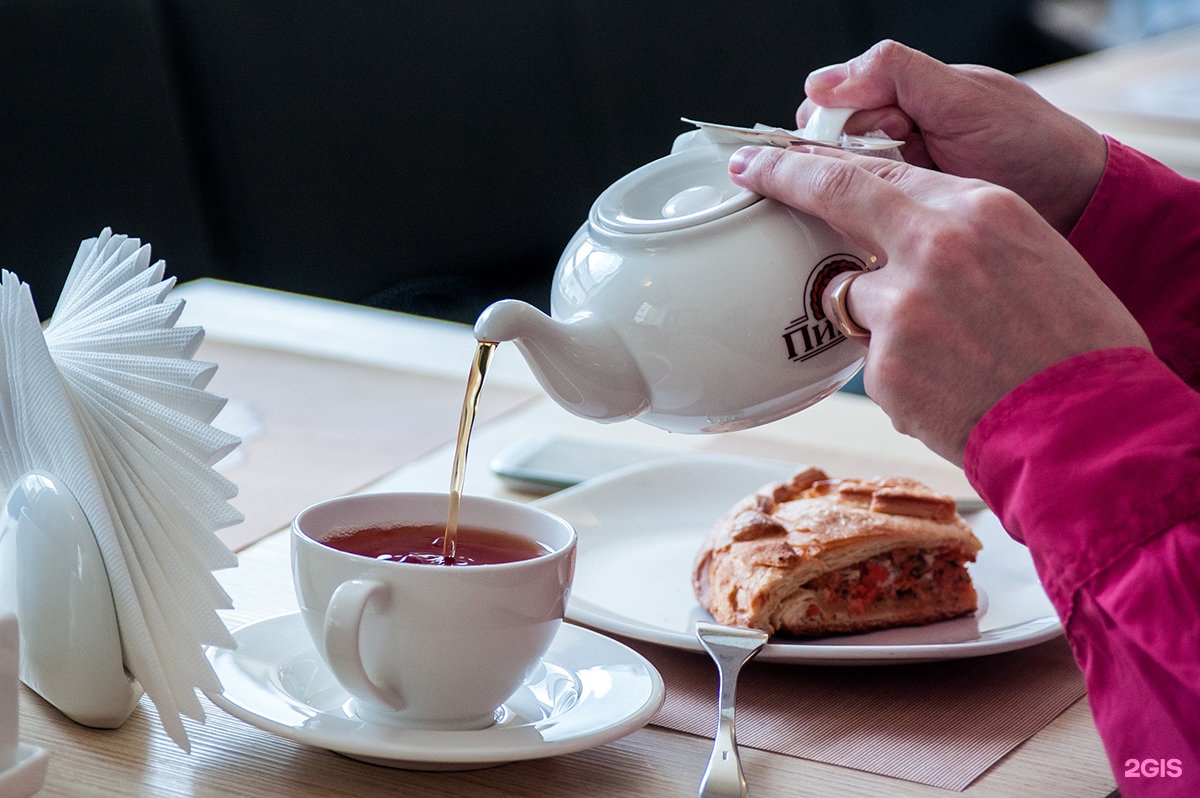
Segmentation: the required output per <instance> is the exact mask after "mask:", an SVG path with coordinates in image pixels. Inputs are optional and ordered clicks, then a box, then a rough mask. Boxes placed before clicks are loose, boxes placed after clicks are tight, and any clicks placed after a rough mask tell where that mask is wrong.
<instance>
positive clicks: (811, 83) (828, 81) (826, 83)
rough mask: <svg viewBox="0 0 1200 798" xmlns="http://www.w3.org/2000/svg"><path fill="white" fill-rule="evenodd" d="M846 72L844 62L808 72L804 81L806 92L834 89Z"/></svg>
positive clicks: (845, 75)
mask: <svg viewBox="0 0 1200 798" xmlns="http://www.w3.org/2000/svg"><path fill="white" fill-rule="evenodd" d="M847 75H848V73H847V70H846V65H845V64H831V65H830V66H827V67H821V68H820V69H818V70H816V71H814V72H810V73H809V75H808V79H807V80H806V81H805V82H804V88H805V93H806V94H811V93H812V92H813V91H814V90H815V91H830V90H831V89H836V88H837V87H838V86H840V85H841V84H842V82H843V81H845V80H846V77H847Z"/></svg>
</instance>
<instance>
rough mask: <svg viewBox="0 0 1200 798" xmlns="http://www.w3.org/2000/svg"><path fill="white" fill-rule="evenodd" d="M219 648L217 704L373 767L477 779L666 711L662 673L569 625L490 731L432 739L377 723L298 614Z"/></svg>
mask: <svg viewBox="0 0 1200 798" xmlns="http://www.w3.org/2000/svg"><path fill="white" fill-rule="evenodd" d="M233 637H234V639H235V640H236V641H237V646H238V647H237V648H236V649H233V650H228V649H218V648H211V649H209V651H208V658H209V661H211V662H212V665H213V669H214V670H215V671H216V674H217V677H218V678H219V679H220V680H221V684H222V686H223V688H224V692H223V693H222V694H221V695H210V696H209V698H210V699H212V701H213V703H215V704H216V705H217V706H219V707H221V708H222V709H224V710H225V711H226V712H228V713H229V714H231V715H233V716H234V717H236V718H239V719H241V720H244V721H246V722H247V723H249V724H251V725H252V726H257V727H258V728H260V729H265V730H266V731H269V732H272V733H274V734H278V735H279V736H281V737H286V738H288V739H290V740H295V741H297V742H300V743H304V744H306V745H311V746H315V747H318V748H327V749H329V750H331V751H336V752H338V753H340V754H344V755H346V756H349V757H352V758H354V759H360V760H363V761H366V762H371V763H373V764H379V765H386V766H389V767H398V768H408V769H410V770H469V769H473V768H480V767H489V766H491V765H498V764H501V763H504V762H512V761H516V760H521V759H538V758H541V757H548V756H557V755H559V754H567V753H572V752H575V751H582V750H584V749H586V748H591V747H593V746H597V745H602V744H603V743H607V742H610V741H612V740H615V739H617V738H619V737H623V736H625V735H626V734H629V733H630V732H633V731H636V730H637V729H640V728H641V727H642V726H644V725H646V723H648V722H649V720H650V718H651V717H653V715H654V713H655V712H657V711H658V709H659V707H660V706H662V702H663V696H664V691H663V682H662V677H661V676H659V674H658V671H656V670H655V669H654V666H652V665H651V664H650V663H649V662H647V661H646V660H645V659H644V658H643V657H642V656H641V655H639V654H637V653H636V652H634V651H632V650H631V649H629V648H627V647H626V646H624V645H622V644H620V643H618V642H616V641H615V640H611V639H609V638H607V637H605V636H603V635H601V634H598V633H596V632H592V631H590V630H587V629H582V628H580V627H578V626H572V625H570V624H563V626H562V629H561V630H560V631H559V633H558V636H557V637H555V639H554V642H553V643H552V644H551V646H550V650H549V651H548V652H547V653H546V656H545V657H544V658H543V660H542V664H541V666H540V667H539V668H538V671H537V672H536V674H535V676H534V677H533V678H531V679H530V680H529V681H528V682H527V683H526V684H525V686H524V687H522V688H521V689H520V690H518V691H517V692H516V693H514V694H513V695H512V696H511V697H510V698H509V699H508V701H506V702H505V703H504V704H503V705H502V706H501V707H500V709H499V710H498V712H497V716H498V720H497V723H496V724H495V725H493V726H491V727H489V728H487V729H482V730H479V731H424V730H420V729H406V728H401V727H396V726H385V725H380V724H373V723H368V722H366V721H363V720H362V719H360V718H359V717H358V716H357V715H356V714H355V713H354V709H353V699H351V698H350V696H349V695H348V694H347V693H346V691H345V690H344V689H343V688H342V686H341V685H340V684H338V682H337V681H336V680H335V679H334V678H333V675H332V674H331V673H330V672H329V669H328V667H327V666H326V665H325V663H324V662H323V661H322V660H321V658H320V656H319V655H318V654H317V653H316V651H315V649H314V648H313V645H312V640H311V639H310V638H309V636H308V632H307V630H306V629H305V627H304V622H303V621H302V620H301V619H300V615H299V614H298V613H293V614H290V615H280V616H277V617H274V618H268V619H266V620H262V621H257V622H255V623H251V624H247V625H246V626H243V627H241V628H239V629H237V630H235V631H234V632H233Z"/></svg>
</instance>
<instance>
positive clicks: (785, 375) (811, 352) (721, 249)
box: [475, 109, 874, 432]
mask: <svg viewBox="0 0 1200 798" xmlns="http://www.w3.org/2000/svg"><path fill="white" fill-rule="evenodd" d="M821 111H830V113H828V114H825V115H824V116H822V115H821V113H820V112H819V113H818V114H817V115H815V117H814V120H813V122H811V123H810V124H809V126H808V127H806V128H805V131H804V137H805V138H807V139H817V140H822V141H827V140H836V139H837V138H838V134H840V132H841V127H842V124H844V122H845V120H846V118H848V117H849V115H850V113H852V111H851V110H849V109H821ZM714 138H716V139H717V140H716V141H714ZM721 138H722V137H720V136H719V135H718V136H715V137H714V136H713V135H712V134H710V133H707V132H706V131H704V130H697V131H693V132H691V133H685V134H684V135H682V136H680V137H679V139H677V140H676V144H675V147H674V148H673V151H672V153H671V154H670V155H667V156H666V157H664V158H660V159H659V160H656V161H653V162H651V163H649V164H647V165H645V166H642V167H641V168H639V169H636V170H634V171H633V172H631V173H629V174H628V175H626V176H624V177H622V178H621V179H619V180H617V182H615V183H614V184H613V185H612V186H610V187H609V188H608V189H607V190H605V191H604V192H603V193H602V194H601V195H600V196H599V198H598V199H597V200H596V201H595V203H594V204H593V205H592V208H591V212H590V214H589V216H588V220H587V222H586V223H585V224H584V225H583V226H582V227H581V228H580V229H579V231H578V232H577V233H576V234H575V236H574V237H573V238H572V239H571V241H570V242H569V243H568V245H567V247H566V250H565V251H564V252H563V255H562V257H561V259H560V260H559V263H558V267H557V270H556V272H555V276H554V282H553V287H552V292H551V301H550V309H551V315H550V316H546V315H545V314H543V313H542V312H541V311H539V310H538V309H536V308H534V307H533V306H531V305H528V304H526V303H524V302H519V301H516V300H510V299H506V300H502V301H500V302H497V303H495V304H494V305H492V306H490V307H489V308H487V309H486V310H485V311H484V312H483V314H482V315H480V317H479V319H478V321H477V322H476V324H475V337H476V338H477V339H479V340H480V341H497V342H499V341H509V340H511V341H514V342H515V343H516V346H517V348H518V350H519V351H520V352H521V354H522V355H523V356H524V357H525V359H526V360H527V361H528V363H529V366H530V368H531V370H532V371H533V373H534V375H535V376H536V377H537V379H538V381H539V382H540V383H541V385H542V387H543V388H544V389H545V390H546V392H547V393H548V394H549V395H550V396H551V397H552V398H553V399H555V400H556V401H557V402H558V403H559V404H561V405H562V406H563V407H565V408H566V409H568V410H570V411H571V412H573V413H575V414H576V415H579V416H583V417H585V418H590V419H594V420H596V421H619V420H622V419H626V418H637V419H638V420H639V421H643V422H645V423H647V424H651V425H653V426H656V427H661V428H662V429H665V430H669V431H672V432H724V431H730V430H738V429H745V428H747V427H753V426H757V425H759V424H764V423H767V422H770V421H774V420H777V419H779V418H783V417H784V416H787V415H790V414H792V413H795V412H796V411H798V410H801V409H803V408H805V407H808V406H810V405H812V404H814V403H816V402H817V401H819V400H821V399H823V398H825V397H826V396H828V395H829V394H831V393H833V392H834V391H836V390H837V389H838V388H840V387H841V386H842V385H844V384H845V383H846V382H847V381H848V380H850V378H851V377H853V376H854V374H855V373H856V372H857V371H858V369H859V368H860V367H861V365H862V362H863V356H864V353H865V349H864V348H863V347H862V346H860V345H859V344H858V343H856V342H854V341H849V340H846V338H845V337H844V336H843V335H842V334H841V333H840V332H839V331H838V329H837V328H836V327H835V326H834V325H833V323H832V322H831V321H830V320H829V319H827V318H826V317H825V313H824V310H823V308H822V306H821V296H822V293H823V292H824V289H825V286H826V285H828V283H829V281H830V280H831V279H832V278H833V277H834V276H835V275H837V274H839V273H841V272H844V271H847V270H866V269H870V268H873V265H874V258H873V257H872V256H871V254H870V253H868V252H866V251H864V250H862V249H861V248H859V247H857V246H855V245H854V244H852V243H850V242H849V241H847V240H846V239H844V238H843V237H842V236H841V235H840V234H838V233H837V232H835V231H834V230H833V229H832V228H831V227H830V226H829V225H827V224H826V223H825V222H823V221H821V220H819V219H816V218H814V217H811V216H808V215H805V214H802V213H799V212H797V211H795V210H793V209H791V208H788V207H787V206H785V205H783V204H781V203H779V202H776V201H774V200H770V199H765V198H763V197H761V196H760V195H758V194H754V193H751V192H749V191H746V190H744V189H742V188H739V187H738V186H736V185H735V184H734V183H733V182H732V181H731V180H730V179H729V173H728V161H729V156H730V155H731V154H732V153H733V152H734V151H735V150H736V149H737V148H738V146H739V144H738V143H737V142H727V141H722V140H721Z"/></svg>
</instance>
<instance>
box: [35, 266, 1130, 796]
mask: <svg viewBox="0 0 1200 798" xmlns="http://www.w3.org/2000/svg"><path fill="white" fill-rule="evenodd" d="M176 290H177V292H178V294H180V295H182V296H184V297H185V298H187V300H188V306H187V309H186V311H185V315H184V318H183V320H182V322H181V323H199V324H203V325H204V326H205V328H206V331H207V337H208V340H209V342H212V343H224V344H236V345H241V346H247V347H256V348H258V349H261V350H264V351H266V352H270V353H276V354H278V356H280V357H283V356H285V355H289V354H296V353H302V354H306V355H310V356H313V361H312V362H313V363H314V364H319V363H320V362H321V359H323V358H329V359H337V360H339V361H346V360H352V361H355V362H357V363H359V364H362V365H365V366H371V367H373V368H377V369H381V370H385V371H394V372H396V374H397V379H398V380H400V379H405V378H406V376H407V375H421V376H423V377H434V378H444V379H441V380H440V381H437V380H435V381H433V382H431V383H430V384H431V385H435V386H436V385H442V384H444V385H445V386H446V387H445V388H444V389H442V390H444V393H445V396H444V400H445V402H446V403H447V404H448V405H450V406H453V407H457V405H458V404H459V403H461V398H462V389H463V387H464V386H465V380H466V369H467V367H468V366H469V363H470V358H471V355H472V351H473V347H474V339H473V338H472V337H471V335H470V331H469V329H468V328H466V327H464V326H462V325H456V324H451V323H447V322H438V321H431V320H428V319H421V318H417V317H410V316H400V315H397V314H392V313H387V312H383V311H376V310H372V309H368V308H362V307H358V306H351V305H343V304H339V303H334V302H327V301H322V300H314V299H311V298H308V297H299V296H295V295H288V294H281V293H278V292H272V291H265V290H261V289H255V288H248V287H245V286H238V285H233V284H228V283H218V282H213V281H199V282H196V283H192V284H188V285H185V286H181V287H180V288H178V289H176ZM397 341H402V342H404V344H403V346H397V345H396V344H395V342H397ZM207 345H208V343H206V346H207ZM203 356H204V349H201V352H200V354H199V355H198V357H200V358H203ZM315 367H317V366H314V368H315ZM493 385H495V386H504V388H503V389H504V390H505V391H507V392H509V393H510V394H513V393H520V392H525V398H524V400H523V401H519V402H515V403H513V405H512V407H511V409H508V410H507V411H506V412H504V413H501V414H498V415H495V416H494V417H493V418H491V419H490V420H488V421H487V422H486V423H484V424H482V425H481V426H477V428H476V434H475V436H474V437H473V439H472V448H471V456H470V459H469V462H468V469H467V474H466V485H467V491H468V492H471V493H482V494H490V495H497V496H504V497H507V498H512V499H517V500H521V501H528V500H530V499H532V498H534V496H533V495H532V494H528V493H522V492H518V491H515V490H513V489H511V488H509V487H507V486H506V485H505V484H504V483H503V482H501V481H500V480H499V479H498V478H497V477H496V476H495V475H494V474H492V472H491V470H490V469H489V467H488V463H489V461H490V459H491V457H492V456H493V454H495V453H496V452H497V451H499V450H500V449H501V448H502V447H504V446H506V445H507V444H509V443H511V442H513V441H515V440H519V439H521V438H523V437H526V436H529V435H533V434H547V433H551V434H561V435H565V436H570V437H578V438H585V439H586V438H593V439H603V440H605V441H608V442H612V441H617V442H628V443H630V444H634V445H643V446H653V447H655V448H659V449H664V450H667V449H670V450H678V451H680V452H687V451H697V450H700V451H717V452H727V453H735V454H749V455H755V456H768V457H775V458H777V459H787V460H796V459H798V458H802V457H803V456H805V455H815V456H816V457H818V458H821V459H822V460H824V459H826V458H828V457H833V456H840V457H844V458H848V459H850V460H853V459H854V458H864V459H865V458H872V459H875V460H879V459H880V458H883V459H884V460H885V461H886V462H888V463H889V466H890V467H894V468H903V469H905V471H906V472H908V473H911V474H915V475H920V477H921V478H924V479H926V480H927V481H929V482H932V483H935V484H936V485H937V486H939V487H942V488H943V489H946V490H950V491H954V492H956V493H963V492H964V491H967V490H969V488H968V487H967V484H966V482H965V479H964V478H963V476H962V474H961V472H960V471H958V469H955V468H953V467H951V466H950V465H948V464H947V463H945V462H944V461H942V460H941V459H940V458H938V457H936V456H935V455H933V454H932V453H930V452H929V451H928V450H927V449H925V448H924V447H923V446H922V445H921V444H919V443H918V442H916V441H915V440H913V439H911V438H907V437H904V436H901V435H899V434H898V433H896V432H895V431H894V430H893V429H892V427H891V424H890V422H889V421H888V419H887V418H886V416H885V415H884V414H883V413H882V412H881V411H880V410H879V409H878V408H877V407H876V406H875V405H874V404H873V403H872V402H871V401H870V400H868V399H865V398H863V397H860V396H855V395H848V394H837V395H835V396H833V397H830V398H829V399H827V400H825V401H824V402H822V403H820V404H818V405H817V406H815V407H813V408H811V409H809V410H807V411H805V412H804V413H800V414H797V415H796V416H793V417H791V418H790V419H785V420H783V421H780V422H776V423H775V424H772V425H768V426H766V427H762V428H759V429H757V430H748V431H746V432H743V433H731V434H727V435H721V436H675V435H668V434H666V433H663V432H661V431H658V430H655V429H653V428H650V427H646V426H644V425H641V424H637V423H634V422H626V423H621V424H615V425H599V424H594V423H592V422H588V421H584V420H582V419H578V418H576V417H574V416H571V415H569V414H568V413H566V411H564V410H562V409H560V408H559V407H558V406H557V405H555V404H554V403H553V402H551V401H550V400H549V399H547V398H546V397H545V396H543V395H542V394H541V392H540V390H539V389H537V387H536V384H535V383H534V381H533V378H532V376H531V375H530V374H529V372H528V370H527V369H526V367H525V365H524V362H523V361H522V360H521V359H520V357H519V356H518V355H517V354H516V352H515V350H513V348H512V347H501V348H500V349H499V350H498V352H497V355H496V358H495V361H494V364H493V368H492V371H491V373H490V374H489V378H488V383H487V386H485V392H484V395H483V398H482V400H481V405H483V404H485V403H486V402H487V400H488V399H487V388H488V387H490V386H493ZM225 388H226V393H227V394H230V393H232V394H236V392H237V387H236V386H228V385H226V386H225ZM230 388H233V390H232V391H230V390H228V389H230ZM347 390H353V386H347ZM403 419H404V416H403V413H397V414H396V423H398V424H403V423H404V421H403ZM451 427H452V425H448V427H447V429H446V430H445V434H444V436H442V438H443V440H442V442H441V443H440V444H439V445H437V446H435V447H433V448H431V449H430V450H429V451H427V452H425V453H422V454H419V455H417V456H413V457H410V458H409V459H408V460H407V461H406V462H396V463H395V464H394V466H393V468H391V469H390V470H388V471H387V472H386V473H380V474H379V477H378V480H377V481H375V482H373V483H371V484H369V485H365V486H363V488H364V489H370V490H384V489H386V490H392V489H398V490H406V489H414V490H439V491H442V490H446V489H447V487H448V484H449V474H450V462H451V455H452V446H453V443H452V439H453V437H454V433H455V430H454V429H453V428H451ZM264 434H266V435H269V434H270V431H269V430H268V431H267V432H266V433H264ZM364 434H367V433H364ZM248 445H253V442H251V443H250V444H248ZM300 465H302V464H300ZM311 498H312V500H314V501H315V500H317V499H320V498H324V496H323V495H315V496H312V497H311ZM284 509H286V514H287V515H290V514H291V513H293V512H295V510H297V509H300V508H299V507H289V508H284ZM259 532H260V534H258V535H255V536H254V537H258V538H261V539H260V540H259V541H258V542H257V543H253V544H251V545H248V546H247V547H246V548H244V549H243V550H242V551H241V552H240V554H239V566H238V567H237V568H235V569H231V570H229V571H225V572H221V574H220V576H221V581H222V583H223V584H224V585H225V587H226V589H227V590H228V591H229V593H230V595H231V596H232V597H233V600H234V606H235V608H234V609H233V610H230V611H227V612H224V613H223V614H224V617H225V619H226V621H227V623H228V625H229V626H230V627H231V628H232V627H236V626H238V625H240V624H243V623H247V622H251V621H255V620H260V619H263V618H266V617H270V616H273V615H277V614H280V613H285V612H291V611H294V610H295V608H296V604H295V598H294V594H293V591H292V586H291V577H290V569H289V560H288V541H287V535H286V534H284V533H282V532H280V531H278V530H277V529H263V530H259ZM998 656H1003V655H998ZM203 703H204V705H205V710H206V713H207V715H208V717H207V720H206V723H204V724H203V725H201V724H198V723H193V722H190V721H189V722H188V731H189V736H190V737H191V741H192V750H191V752H190V753H186V752H184V751H182V750H180V749H179V748H178V747H176V746H175V745H174V743H172V742H171V741H170V740H169V739H168V738H167V737H166V735H165V734H164V733H163V732H162V730H161V728H160V727H159V724H158V720H157V717H156V715H155V713H154V711H153V709H152V708H151V707H150V706H149V705H148V702H147V700H146V699H143V702H142V706H140V707H139V708H138V709H137V710H135V712H134V714H133V715H132V717H131V718H130V719H129V720H128V721H127V722H126V723H125V724H124V725H123V726H122V727H121V728H119V729H115V730H97V729H89V728H85V727H82V726H79V725H77V724H75V723H73V722H71V721H69V720H67V719H65V718H64V717H63V716H62V715H60V714H59V713H58V712H57V711H56V710H55V709H53V708H52V707H50V706H49V705H48V704H46V703H45V702H44V701H43V700H42V699H41V698H40V697H38V696H37V695H36V694H35V693H33V692H32V691H30V690H29V689H27V688H25V687H24V686H22V688H21V694H20V706H21V712H20V722H21V727H20V736H21V738H22V740H23V741H24V742H26V743H30V744H33V745H37V746H40V747H43V748H45V749H47V750H48V751H49V752H50V765H49V773H48V775H47V779H46V783H45V786H44V788H43V790H42V792H41V793H40V794H41V795H45V796H79V795H148V796H149V795H153V796H200V795H282V796H299V795H304V796H340V795H346V796H363V795H374V794H382V793H384V792H385V791H386V792H387V793H389V794H398V795H429V796H434V795H436V796H454V795H463V796H467V795H471V796H473V795H479V794H490V795H521V796H531V795H547V796H551V795H553V796H571V795H580V796H583V795H589V796H590V795H597V794H610V795H630V796H638V795H645V796H656V798H657V797H660V796H664V795H681V796H682V795H694V794H695V793H696V790H697V786H698V783H699V779H700V775H701V773H702V772H703V770H704V767H705V764H706V762H707V759H708V754H709V751H710V749H711V740H709V739H706V738H702V737H697V736H692V735H688V734H683V733H680V732H675V731H671V730H667V729H664V728H659V727H655V726H647V727H645V728H643V729H640V730H638V731H636V732H634V733H632V734H630V735H628V736H627V737H624V738H621V739H619V740H617V741H615V742H611V743H608V744H605V745H602V746H599V747H596V748H593V749H589V750H586V751H582V752H579V753H573V754H567V755H563V756H558V757H553V758H549V759H541V760H531V761H525V762H516V763H511V764H507V765H503V766H499V767H493V768H488V769H483V770H476V771H469V772H460V773H423V772H413V771H398V770H393V769H389V768H383V767H378V766H373V765H367V764H363V763H361V762H356V761H353V760H350V759H347V758H344V757H341V756H339V755H336V754H333V753H330V752H328V751H324V750H320V749H316V748H310V747H307V746H304V745H300V744H298V743H294V742H292V741H289V740H285V739H282V738H280V737H276V736H274V735H272V734H270V733H268V732H265V731H262V730H260V729H257V728H254V727H252V726H250V725H248V724H246V723H243V722H242V721H240V720H237V719H235V718H233V717H231V716H229V715H227V714H226V713H225V712H223V711H222V710H220V709H219V708H217V707H216V706H214V705H212V704H211V703H210V702H208V700H207V699H204V700H203ZM743 763H744V767H745V770H746V774H747V779H748V780H749V782H750V783H751V785H752V788H753V792H754V794H757V795H783V794H787V795H793V794H805V793H811V794H830V793H833V792H836V793H837V794H840V795H847V796H858V795H861V796H875V795H881V794H888V795H898V796H918V795H940V794H944V793H945V791H944V790H941V789H938V788H933V787H927V786H923V785H920V784H915V783H912V782H907V781H900V780H896V779H891V778H887V777H883V776H879V775H874V774H870V773H864V772H859V771H855V770H852V769H847V768H842V767H835V766H832V765H827V764H822V763H819V762H813V761H808V760H803V759H798V758H793V757H788V756H784V755H780V754H775V753H770V752H765V751H759V750H753V749H744V751H743ZM1113 788H1114V783H1113V779H1112V776H1111V773H1110V770H1109V766H1108V763H1107V760H1106V758H1105V756H1104V753H1103V750H1102V747H1101V745H1100V742H1099V739H1098V737H1097V735H1096V732H1095V729H1094V726H1093V723H1092V718H1091V714H1090V712H1089V709H1088V707H1087V703H1086V700H1084V699H1081V700H1080V701H1078V702H1076V703H1075V704H1074V705H1072V706H1071V707H1070V708H1069V709H1068V710H1067V711H1066V712H1064V713H1063V714H1061V715H1060V716H1059V717H1058V718H1056V719H1055V720H1054V721H1052V722H1051V723H1050V724H1049V725H1048V726H1046V727H1045V728H1044V729H1042V731H1041V732H1039V733H1038V734H1036V735H1035V736H1034V737H1033V738H1032V739H1030V740H1028V741H1027V742H1026V743H1024V744H1022V745H1021V746H1019V747H1018V748H1016V749H1015V750H1014V751H1013V752H1011V753H1010V754H1009V755H1008V756H1006V757H1005V758H1004V759H1002V760H1001V761H1000V762H999V763H997V764H996V765H995V766H994V767H992V768H991V769H990V770H989V771H988V772H986V773H985V774H984V775H983V776H981V777H980V778H979V779H977V780H976V781H975V782H974V783H972V784H971V786H970V787H969V788H968V789H967V790H966V792H965V794H966V795H970V796H993V795H994V796H1011V795H1020V794H1026V795H1037V794H1057V795H1079V796H1096V797H1099V796H1105V795H1107V794H1108V793H1109V792H1110V791H1111V790H1112V789H1113Z"/></svg>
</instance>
